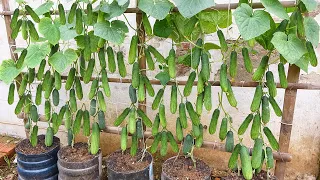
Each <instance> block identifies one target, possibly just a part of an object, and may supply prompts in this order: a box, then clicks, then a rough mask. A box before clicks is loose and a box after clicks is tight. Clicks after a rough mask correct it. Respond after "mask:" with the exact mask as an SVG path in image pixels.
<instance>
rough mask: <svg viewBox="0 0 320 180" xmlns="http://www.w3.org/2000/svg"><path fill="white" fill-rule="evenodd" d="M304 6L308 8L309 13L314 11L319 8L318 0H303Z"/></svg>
mask: <svg viewBox="0 0 320 180" xmlns="http://www.w3.org/2000/svg"><path fill="white" fill-rule="evenodd" d="M301 1H302V2H303V4H304V5H305V6H306V8H307V10H308V11H309V12H311V11H314V10H315V9H316V8H317V5H318V3H317V1H316V0H301Z"/></svg>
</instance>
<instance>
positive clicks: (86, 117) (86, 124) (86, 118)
mask: <svg viewBox="0 0 320 180" xmlns="http://www.w3.org/2000/svg"><path fill="white" fill-rule="evenodd" d="M82 116H83V125H82V132H83V135H84V136H89V135H90V114H89V111H88V110H84V111H83V115H82Z"/></svg>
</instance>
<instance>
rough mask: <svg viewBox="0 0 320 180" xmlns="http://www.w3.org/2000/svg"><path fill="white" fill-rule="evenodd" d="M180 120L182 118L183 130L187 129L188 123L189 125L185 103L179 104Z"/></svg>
mask: <svg viewBox="0 0 320 180" xmlns="http://www.w3.org/2000/svg"><path fill="white" fill-rule="evenodd" d="M179 118H180V123H181V127H182V128H184V129H185V128H187V126H188V123H187V114H186V106H185V104H184V103H180V104H179Z"/></svg>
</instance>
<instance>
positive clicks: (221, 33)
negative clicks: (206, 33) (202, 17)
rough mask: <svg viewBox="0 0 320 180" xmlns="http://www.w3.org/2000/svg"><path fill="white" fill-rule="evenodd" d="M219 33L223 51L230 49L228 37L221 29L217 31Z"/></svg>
mask: <svg viewBox="0 0 320 180" xmlns="http://www.w3.org/2000/svg"><path fill="white" fill-rule="evenodd" d="M217 35H218V38H219V42H220V47H221V51H222V52H226V51H227V50H228V45H227V42H226V39H225V37H224V35H223V32H222V31H221V30H220V29H219V30H218V31H217Z"/></svg>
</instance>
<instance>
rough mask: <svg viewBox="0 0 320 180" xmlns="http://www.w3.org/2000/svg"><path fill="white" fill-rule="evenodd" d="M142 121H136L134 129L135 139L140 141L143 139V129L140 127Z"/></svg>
mask: <svg viewBox="0 0 320 180" xmlns="http://www.w3.org/2000/svg"><path fill="white" fill-rule="evenodd" d="M142 126H143V125H142V121H141V119H138V120H137V121H136V127H137V138H138V139H142V138H143V127H142Z"/></svg>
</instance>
